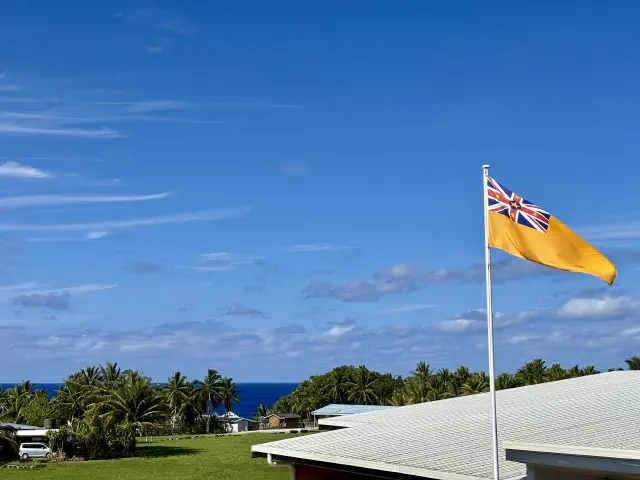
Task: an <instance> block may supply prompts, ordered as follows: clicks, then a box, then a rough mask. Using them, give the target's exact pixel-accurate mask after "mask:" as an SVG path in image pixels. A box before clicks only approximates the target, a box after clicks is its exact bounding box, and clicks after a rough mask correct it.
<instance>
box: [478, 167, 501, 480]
mask: <svg viewBox="0 0 640 480" xmlns="http://www.w3.org/2000/svg"><path fill="white" fill-rule="evenodd" d="M489 167H490V165H483V166H482V183H483V188H484V199H483V201H484V249H485V251H484V258H485V263H486V274H487V331H488V340H489V342H488V347H489V388H490V392H491V427H492V433H493V478H494V480H500V466H499V462H498V418H497V414H496V374H495V369H494V366H493V305H492V301H491V249H490V248H489V204H488V201H487V199H488V188H487V178H488V177H489Z"/></svg>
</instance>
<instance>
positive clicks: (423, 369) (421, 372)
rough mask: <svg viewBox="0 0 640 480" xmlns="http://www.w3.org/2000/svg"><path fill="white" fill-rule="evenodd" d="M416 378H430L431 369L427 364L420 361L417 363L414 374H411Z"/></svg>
mask: <svg viewBox="0 0 640 480" xmlns="http://www.w3.org/2000/svg"><path fill="white" fill-rule="evenodd" d="M411 373H412V374H413V375H414V376H416V377H422V378H429V377H430V376H431V368H430V365H429V364H428V363H424V362H422V361H420V362H418V365H416V369H415V371H414V372H411Z"/></svg>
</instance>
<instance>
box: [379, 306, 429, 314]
mask: <svg viewBox="0 0 640 480" xmlns="http://www.w3.org/2000/svg"><path fill="white" fill-rule="evenodd" d="M436 306H437V305H432V304H423V305H402V306H400V307H394V308H385V309H384V310H380V311H379V312H378V313H379V314H383V315H384V314H389V313H406V312H417V311H420V310H427V309H429V308H434V307H436Z"/></svg>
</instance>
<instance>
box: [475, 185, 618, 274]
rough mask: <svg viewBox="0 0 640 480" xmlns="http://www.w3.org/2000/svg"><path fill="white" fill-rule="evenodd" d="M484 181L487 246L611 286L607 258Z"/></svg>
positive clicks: (529, 205)
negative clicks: (588, 276) (596, 279)
mask: <svg viewBox="0 0 640 480" xmlns="http://www.w3.org/2000/svg"><path fill="white" fill-rule="evenodd" d="M486 178H487V197H488V198H487V199H486V201H487V202H488V209H489V214H488V216H489V219H488V221H489V246H490V247H493V248H499V249H500V250H504V251H505V252H507V253H509V254H511V255H514V256H516V257H520V258H524V259H525V260H530V261H532V262H536V263H539V264H541V265H545V266H547V267H551V268H557V269H560V270H567V271H569V272H582V273H587V274H589V275H593V276H595V277H598V278H600V279H602V280H604V281H605V282H607V283H608V284H609V285H612V284H613V281H614V280H615V278H616V274H617V273H618V272H617V270H616V267H615V266H614V265H613V263H611V262H610V261H609V260H608V259H607V257H605V256H604V255H602V254H601V253H600V252H599V251H598V250H596V249H595V248H594V247H593V246H591V245H590V244H589V243H587V242H586V241H584V240H583V239H582V238H580V237H579V236H578V235H576V234H575V233H574V232H573V231H572V230H571V229H570V228H569V227H567V226H566V225H565V224H564V223H562V222H561V221H560V220H558V219H557V218H556V217H554V216H552V215H551V214H550V213H548V212H546V211H544V210H542V209H541V208H540V207H538V206H536V205H534V204H532V203H531V202H529V201H527V200H525V199H524V198H522V197H521V196H519V195H517V194H515V193H513V192H512V191H511V190H509V189H507V188H505V187H503V186H502V185H500V184H499V183H498V182H496V181H495V180H494V179H493V178H491V177H486Z"/></svg>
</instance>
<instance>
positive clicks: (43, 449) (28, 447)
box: [18, 443, 51, 460]
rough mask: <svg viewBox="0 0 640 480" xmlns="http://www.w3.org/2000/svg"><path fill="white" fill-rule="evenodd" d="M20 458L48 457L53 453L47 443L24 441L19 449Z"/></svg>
mask: <svg viewBox="0 0 640 480" xmlns="http://www.w3.org/2000/svg"><path fill="white" fill-rule="evenodd" d="M18 454H19V455H20V458H22V459H23V460H26V459H27V458H47V457H48V456H49V455H51V449H50V448H49V446H48V445H47V444H46V443H23V444H21V445H20V449H19V451H18Z"/></svg>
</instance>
